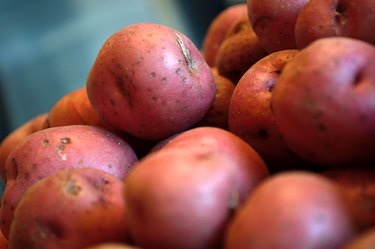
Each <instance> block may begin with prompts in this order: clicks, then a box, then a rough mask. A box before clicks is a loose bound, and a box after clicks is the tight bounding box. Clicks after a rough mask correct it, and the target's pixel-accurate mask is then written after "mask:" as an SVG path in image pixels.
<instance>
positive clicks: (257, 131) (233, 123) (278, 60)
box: [228, 49, 308, 173]
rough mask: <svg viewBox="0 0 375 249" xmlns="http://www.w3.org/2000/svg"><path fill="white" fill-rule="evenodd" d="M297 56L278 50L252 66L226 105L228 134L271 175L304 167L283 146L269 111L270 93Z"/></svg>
mask: <svg viewBox="0 0 375 249" xmlns="http://www.w3.org/2000/svg"><path fill="white" fill-rule="evenodd" d="M297 53H298V50H295V49H288V50H282V51H278V52H274V53H271V54H269V55H268V56H265V57H264V58H262V59H261V60H259V61H258V62H257V63H255V64H254V65H253V66H252V67H250V68H249V70H247V72H246V73H245V74H244V75H243V76H242V78H241V79H240V80H239V82H238V84H237V85H236V88H235V89H234V92H233V94H232V98H231V100H230V104H229V112H228V123H229V130H230V131H231V132H233V133H234V134H236V135H237V136H239V137H241V138H242V139H243V140H245V141H246V142H247V143H249V144H250V145H251V146H252V147H253V148H254V149H255V150H256V151H257V152H258V153H259V155H260V156H261V157H262V159H263V160H264V161H265V162H266V164H267V166H268V168H269V169H270V171H271V172H272V173H274V172H277V171H281V170H286V169H293V168H294V169H296V168H303V167H307V165H308V163H307V162H305V161H306V160H303V159H301V158H300V157H299V156H297V155H296V154H295V153H294V152H293V151H292V150H290V149H289V147H288V146H287V145H286V144H285V142H284V141H283V139H282V137H281V135H280V132H279V130H278V127H277V125H276V121H275V117H274V115H273V113H272V110H271V95H272V89H273V88H274V86H275V85H276V84H277V81H278V79H279V77H280V73H281V72H282V70H283V68H284V66H285V65H286V64H287V63H289V62H290V61H291V60H292V59H293V58H294V56H295V55H296V54H297Z"/></svg>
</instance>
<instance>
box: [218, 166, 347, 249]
mask: <svg viewBox="0 0 375 249" xmlns="http://www.w3.org/2000/svg"><path fill="white" fill-rule="evenodd" d="M353 237H354V228H353V226H352V224H351V220H350V216H349V215H348V213H347V210H346V209H345V204H344V201H343V198H342V196H341V193H340V191H339V190H338V189H337V188H336V185H335V184H334V183H332V182H331V181H330V180H328V179H326V178H325V177H323V176H320V175H319V174H316V173H311V172H308V171H305V172H304V171H286V172H282V173H278V174H275V175H273V176H271V177H269V178H268V179H266V180H265V181H263V182H262V183H261V184H260V185H258V186H257V187H256V188H255V189H254V191H253V192H252V194H251V195H250V197H249V199H248V200H247V201H246V203H245V204H244V206H243V207H242V209H240V210H239V212H238V213H237V214H236V215H235V217H234V218H233V219H232V221H231V223H230V225H229V229H228V231H227V234H226V238H225V246H224V248H225V249H248V248H252V249H264V248H278V249H291V248H304V249H315V248H324V249H331V248H332V249H336V248H341V246H343V245H344V244H345V243H347V242H348V241H350V239H351V238H353Z"/></svg>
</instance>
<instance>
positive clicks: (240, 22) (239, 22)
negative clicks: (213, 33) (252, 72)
mask: <svg viewBox="0 0 375 249" xmlns="http://www.w3.org/2000/svg"><path fill="white" fill-rule="evenodd" d="M267 54H268V53H267V52H266V51H265V50H264V49H263V47H262V46H261V45H260V42H259V39H258V37H257V35H256V34H255V33H254V30H253V29H252V27H251V25H250V22H249V19H248V16H247V14H246V15H242V16H241V17H239V18H237V19H236V21H235V22H234V23H233V25H232V26H231V28H230V29H229V30H228V33H227V35H226V37H225V39H224V41H223V42H222V44H221V46H220V48H219V50H218V51H217V56H216V63H215V66H216V68H217V69H218V71H219V74H220V75H222V76H224V77H226V78H228V79H230V80H231V81H232V82H233V83H234V84H235V85H237V82H238V80H239V79H240V78H241V77H242V75H243V74H244V73H245V72H246V71H247V70H248V69H249V68H250V67H251V66H252V65H253V64H254V63H255V62H257V61H258V60H260V59H261V58H263V57H264V56H266V55H267Z"/></svg>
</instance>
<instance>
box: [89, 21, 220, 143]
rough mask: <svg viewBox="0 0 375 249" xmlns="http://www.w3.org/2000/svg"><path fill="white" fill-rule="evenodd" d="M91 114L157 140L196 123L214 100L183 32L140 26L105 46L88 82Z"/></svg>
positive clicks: (207, 75) (205, 70) (204, 69)
mask: <svg viewBox="0 0 375 249" xmlns="http://www.w3.org/2000/svg"><path fill="white" fill-rule="evenodd" d="M86 87H87V92H88V96H89V99H90V101H91V103H92V105H93V106H94V108H95V110H96V111H97V112H98V113H99V115H101V116H102V117H103V119H105V120H106V121H107V122H108V123H110V124H111V125H113V126H115V127H117V128H119V129H121V130H123V131H125V132H128V133H130V134H132V135H134V136H136V137H140V138H143V139H149V140H159V139H163V138H165V137H168V136H170V135H172V134H174V133H178V132H180V131H182V130H185V129H187V128H189V127H191V126H192V125H194V124H196V123H197V122H198V121H199V120H200V119H202V118H203V116H204V115H205V114H206V113H207V112H208V110H209V108H210V107H211V104H212V102H213V100H214V97H215V91H216V90H215V80H214V77H213V75H212V72H211V70H210V67H209V66H208V64H207V63H206V62H205V60H204V59H203V56H202V54H201V52H200V51H199V50H198V49H197V48H196V47H195V45H194V44H193V43H192V42H191V41H190V40H189V39H188V38H187V37H186V36H185V35H184V34H182V33H180V32H178V31H176V30H174V29H172V28H170V27H166V26H162V25H158V24H150V23H138V24H133V25H129V26H126V27H124V28H122V29H120V30H119V31H117V32H115V33H114V34H113V35H112V36H111V37H109V38H108V40H107V41H106V42H105V43H104V45H103V47H102V48H101V50H100V52H99V54H98V56H97V58H96V60H95V62H94V65H93V67H92V68H91V70H90V73H89V76H88V79H87V84H86Z"/></svg>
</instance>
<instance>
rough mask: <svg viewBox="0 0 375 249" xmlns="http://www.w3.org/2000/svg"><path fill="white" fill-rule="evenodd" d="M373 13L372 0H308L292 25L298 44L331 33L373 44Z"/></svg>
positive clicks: (298, 46)
mask: <svg viewBox="0 0 375 249" xmlns="http://www.w3.org/2000/svg"><path fill="white" fill-rule="evenodd" d="M374 13H375V4H374V1H373V0H362V1H360V2H359V1H356V0H347V1H340V0H310V1H309V2H308V3H307V4H306V6H305V8H304V9H303V10H302V11H301V12H300V14H299V16H298V18H297V22H296V25H295V40H296V45H297V48H298V49H302V48H304V47H306V46H308V45H309V44H310V43H311V42H313V41H315V40H317V39H320V38H324V37H333V36H344V37H351V38H354V39H358V40H363V41H366V42H368V43H371V44H373V45H375V33H374V32H373V29H372V24H373V23H374V22H375V14H374Z"/></svg>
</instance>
